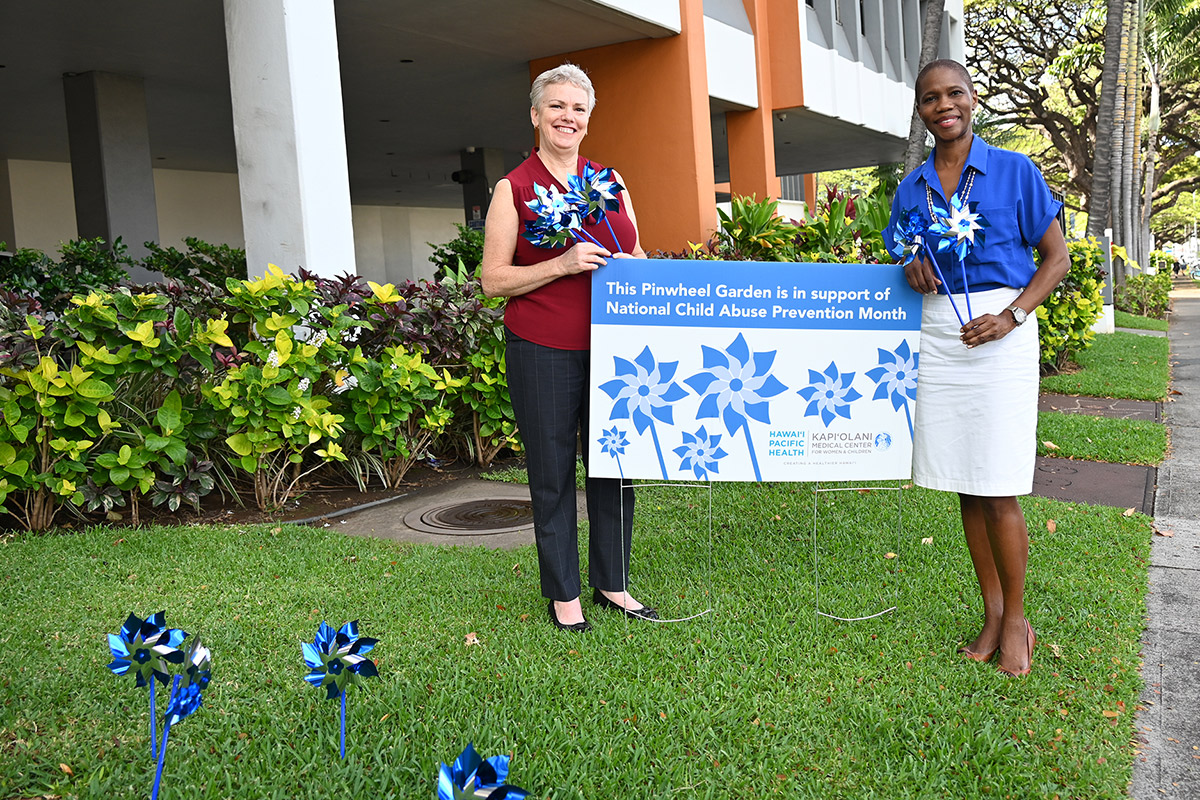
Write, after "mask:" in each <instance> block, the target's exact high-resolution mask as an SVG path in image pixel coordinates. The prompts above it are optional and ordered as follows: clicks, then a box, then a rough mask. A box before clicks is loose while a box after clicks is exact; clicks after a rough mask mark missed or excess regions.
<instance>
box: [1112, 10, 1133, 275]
mask: <svg viewBox="0 0 1200 800" xmlns="http://www.w3.org/2000/svg"><path fill="white" fill-rule="evenodd" d="M1128 49H1129V4H1128V3H1125V4H1123V5H1122V7H1121V42H1120V44H1119V45H1118V49H1117V53H1118V58H1119V59H1120V60H1119V62H1118V64H1117V93H1116V103H1117V105H1116V108H1115V109H1114V114H1113V131H1112V132H1113V136H1112V158H1111V162H1112V166H1111V169H1112V185H1111V187H1110V188H1109V193H1108V208H1109V216H1110V218H1111V225H1110V227H1111V228H1112V237H1113V244H1115V245H1118V246H1120V247H1125V245H1126V241H1125V220H1124V213H1125V186H1124V180H1125V132H1126V130H1127V129H1128V125H1127V124H1126V118H1127V116H1128V112H1129V103H1128V99H1129V71H1128V69H1127V67H1128V62H1127V61H1126V60H1125V56H1126V54H1127V52H1128ZM1124 273H1125V264H1124V263H1123V262H1122V263H1121V264H1118V263H1117V262H1115V261H1114V262H1113V276H1112V278H1113V289H1114V290H1115V289H1116V288H1117V287H1118V286H1120V285H1121V284H1122V283H1123V282H1124V280H1125V274H1124Z"/></svg>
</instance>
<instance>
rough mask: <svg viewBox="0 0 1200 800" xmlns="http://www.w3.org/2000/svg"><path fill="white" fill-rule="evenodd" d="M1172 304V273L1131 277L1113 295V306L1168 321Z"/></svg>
mask: <svg viewBox="0 0 1200 800" xmlns="http://www.w3.org/2000/svg"><path fill="white" fill-rule="evenodd" d="M1170 304H1171V272H1170V270H1169V269H1168V270H1162V271H1160V272H1158V273H1156V274H1154V275H1146V274H1142V275H1130V276H1129V277H1128V278H1126V279H1125V282H1124V283H1122V284H1121V285H1120V286H1119V287H1118V288H1117V290H1116V291H1115V292H1114V293H1113V305H1115V306H1116V307H1117V308H1119V309H1120V310H1121V311H1127V312H1129V313H1130V314H1137V315H1138V316H1142V317H1153V318H1154V319H1166V318H1167V308H1168V307H1169V306H1170Z"/></svg>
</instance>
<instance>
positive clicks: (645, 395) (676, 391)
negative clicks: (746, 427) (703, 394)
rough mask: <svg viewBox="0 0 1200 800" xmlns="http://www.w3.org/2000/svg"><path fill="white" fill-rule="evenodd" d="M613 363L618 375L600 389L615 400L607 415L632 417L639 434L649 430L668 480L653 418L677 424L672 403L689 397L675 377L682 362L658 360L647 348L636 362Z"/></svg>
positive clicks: (621, 361)
mask: <svg viewBox="0 0 1200 800" xmlns="http://www.w3.org/2000/svg"><path fill="white" fill-rule="evenodd" d="M613 364H614V368H615V370H616V377H615V378H613V379H612V380H611V381H607V382H605V383H602V384H600V389H601V390H602V391H603V392H604V393H605V394H607V395H608V396H609V397H611V398H612V399H613V400H615V401H616V402H614V403H613V408H612V413H611V414H609V417H608V418H609V419H631V420H633V426H634V427H635V428H637V432H638V435H642V434H644V433H645V432H646V429H647V428H649V429H650V436H651V438H652V439H653V440H654V452H655V453H656V454H657V455H658V466H659V468H660V469H661V470H662V476H663V479H664V480H666V477H667V463H666V461H664V460H663V454H662V445H661V444H660V443H659V441H658V430H657V429H656V428H655V427H654V421H655V420H658V421H659V422H662V423H665V424H667V425H674V424H675V420H674V417H673V415H672V412H671V404H672V403H674V402H676V401H678V400H682V399H683V398H685V397H687V390H685V389H684V388H683V387H682V386H680V385H679V384H678V383H675V381H674V380H673V378H674V377H675V370H676V369H678V368H679V362H678V361H663V362H656V361H655V359H654V354H653V353H652V352H650V348H649V347H645V348H643V349H642V352H641V353H639V354H638V356H637V358H635V359H633V361H629V360H627V359H624V358H621V357H619V356H613Z"/></svg>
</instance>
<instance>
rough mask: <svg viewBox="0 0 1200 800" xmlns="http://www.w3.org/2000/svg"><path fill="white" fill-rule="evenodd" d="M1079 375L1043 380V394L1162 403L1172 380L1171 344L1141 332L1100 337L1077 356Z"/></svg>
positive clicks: (1163, 339)
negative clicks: (1077, 395) (1170, 367)
mask: <svg viewBox="0 0 1200 800" xmlns="http://www.w3.org/2000/svg"><path fill="white" fill-rule="evenodd" d="M1077 360H1078V362H1079V366H1080V367H1082V369H1080V370H1079V371H1078V372H1075V373H1071V374H1068V375H1050V376H1047V377H1045V378H1042V391H1043V392H1058V393H1061V394H1086V395H1090V396H1092V397H1118V398H1124V399H1129V400H1162V399H1163V398H1164V397H1165V396H1166V394H1167V381H1168V380H1169V378H1170V370H1169V367H1168V343H1167V339H1166V338H1164V337H1161V336H1145V335H1143V334H1140V333H1127V332H1125V331H1117V332H1115V333H1104V334H1097V335H1096V337H1095V338H1094V339H1093V340H1092V346H1091V347H1089V348H1088V349H1086V350H1084V351H1083V352H1082V353H1080V354H1079V357H1078V359H1077Z"/></svg>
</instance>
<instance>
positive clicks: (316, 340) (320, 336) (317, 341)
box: [309, 331, 329, 347]
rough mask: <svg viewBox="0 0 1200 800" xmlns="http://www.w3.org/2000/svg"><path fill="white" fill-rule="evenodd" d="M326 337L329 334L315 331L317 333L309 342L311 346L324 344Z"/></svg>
mask: <svg viewBox="0 0 1200 800" xmlns="http://www.w3.org/2000/svg"><path fill="white" fill-rule="evenodd" d="M328 338H329V334H327V333H325V331H317V335H316V336H314V337H313V338H312V340H311V341H310V342H309V344H311V345H312V346H313V347H320V346H321V345H323V344H325V340H326V339H328Z"/></svg>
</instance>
